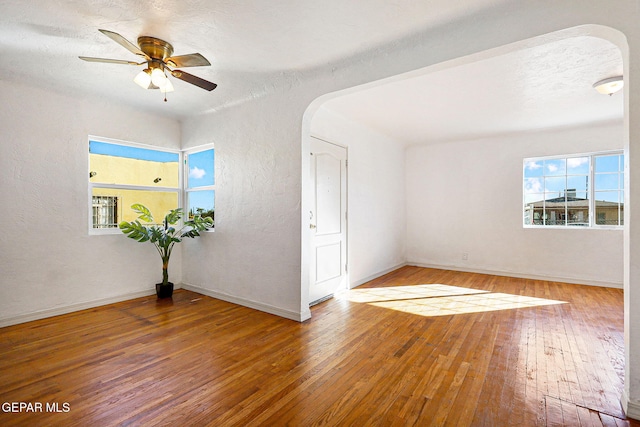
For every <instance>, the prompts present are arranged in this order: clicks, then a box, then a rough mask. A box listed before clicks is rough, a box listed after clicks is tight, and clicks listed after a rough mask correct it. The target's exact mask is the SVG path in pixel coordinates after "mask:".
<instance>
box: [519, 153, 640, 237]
mask: <svg viewBox="0 0 640 427" xmlns="http://www.w3.org/2000/svg"><path fill="white" fill-rule="evenodd" d="M612 155H624V156H625V160H624V169H623V174H624V176H625V178H626V176H627V174H628V171H627V165H628V162H627V159H626V154H625V152H624V150H607V151H593V152H588V153H575V154H563V155H554V156H540V157H526V158H523V159H522V183H521V184H520V185H521V189H522V206H521V208H520V213H521V215H522V226H523V228H531V229H544V230H623V229H624V227H625V225H624V224H623V225H600V224H596V221H595V220H596V218H595V213H596V212H595V202H596V201H595V185H594V184H595V170H594V169H593V165H594V162H593V159H594V158H595V157H598V156H612ZM574 157H589V159H590V160H589V180H590V182H591V183H592V184H591V185H590V186H589V187H590V188H589V226H587V227H580V226H571V225H535V224H526V223H525V222H524V207H525V206H526V193H525V191H524V180H525V165H526V164H527V163H528V162H531V161H534V162H537V161H540V160H558V159H568V158H574ZM625 203H626V200H625Z"/></svg>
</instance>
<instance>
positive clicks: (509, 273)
mask: <svg viewBox="0 0 640 427" xmlns="http://www.w3.org/2000/svg"><path fill="white" fill-rule="evenodd" d="M406 265H412V266H415V267H425V268H437V269H439V270H452V271H463V272H466V273H479V274H490V275H493V276H507V277H517V278H520V279H532V280H547V281H551V282H561V283H572V284H575V285H589V286H600V287H604V288H616V289H622V288H623V284H622V283H617V282H605V281H600V280H590V279H576V278H572V277H561V276H549V275H545V274H523V273H518V272H514V271H500V270H486V269H482V268H473V267H470V268H467V267H460V266H457V265H439V264H428V263H421V262H407V263H406Z"/></svg>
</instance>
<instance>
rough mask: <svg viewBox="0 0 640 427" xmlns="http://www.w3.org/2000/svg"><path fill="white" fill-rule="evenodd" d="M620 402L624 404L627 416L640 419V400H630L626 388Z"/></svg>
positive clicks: (623, 407)
mask: <svg viewBox="0 0 640 427" xmlns="http://www.w3.org/2000/svg"><path fill="white" fill-rule="evenodd" d="M620 403H621V404H622V410H623V411H624V413H625V415H626V416H627V418H633V419H634V420H640V402H632V401H630V400H629V397H628V396H627V392H626V391H625V390H623V391H622V397H621V398H620Z"/></svg>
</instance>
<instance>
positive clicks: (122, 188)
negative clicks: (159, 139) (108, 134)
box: [89, 139, 180, 234]
mask: <svg viewBox="0 0 640 427" xmlns="http://www.w3.org/2000/svg"><path fill="white" fill-rule="evenodd" d="M179 165H180V152H178V151H169V150H159V149H156V148H149V147H146V146H141V145H134V144H128V143H127V144H125V143H121V142H118V143H116V142H112V141H109V140H97V139H91V140H90V141H89V191H90V196H89V199H90V203H91V212H92V215H91V219H90V221H91V223H90V225H89V229H90V232H91V233H93V234H104V233H116V232H118V231H116V230H117V229H118V223H119V222H120V221H132V220H134V219H135V218H136V217H137V215H136V213H135V212H133V211H132V210H131V209H130V206H131V205H132V204H134V203H142V204H143V205H145V206H146V207H148V208H149V209H150V210H151V212H152V213H153V214H154V216H155V217H156V218H162V217H164V215H165V214H166V213H167V212H168V211H169V210H171V209H174V208H177V207H178V206H179V205H180V203H179V200H180V171H179Z"/></svg>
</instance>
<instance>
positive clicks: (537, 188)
mask: <svg viewBox="0 0 640 427" xmlns="http://www.w3.org/2000/svg"><path fill="white" fill-rule="evenodd" d="M542 179H543V178H525V180H524V192H525V193H542V192H543V191H544V185H543V181H542Z"/></svg>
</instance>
